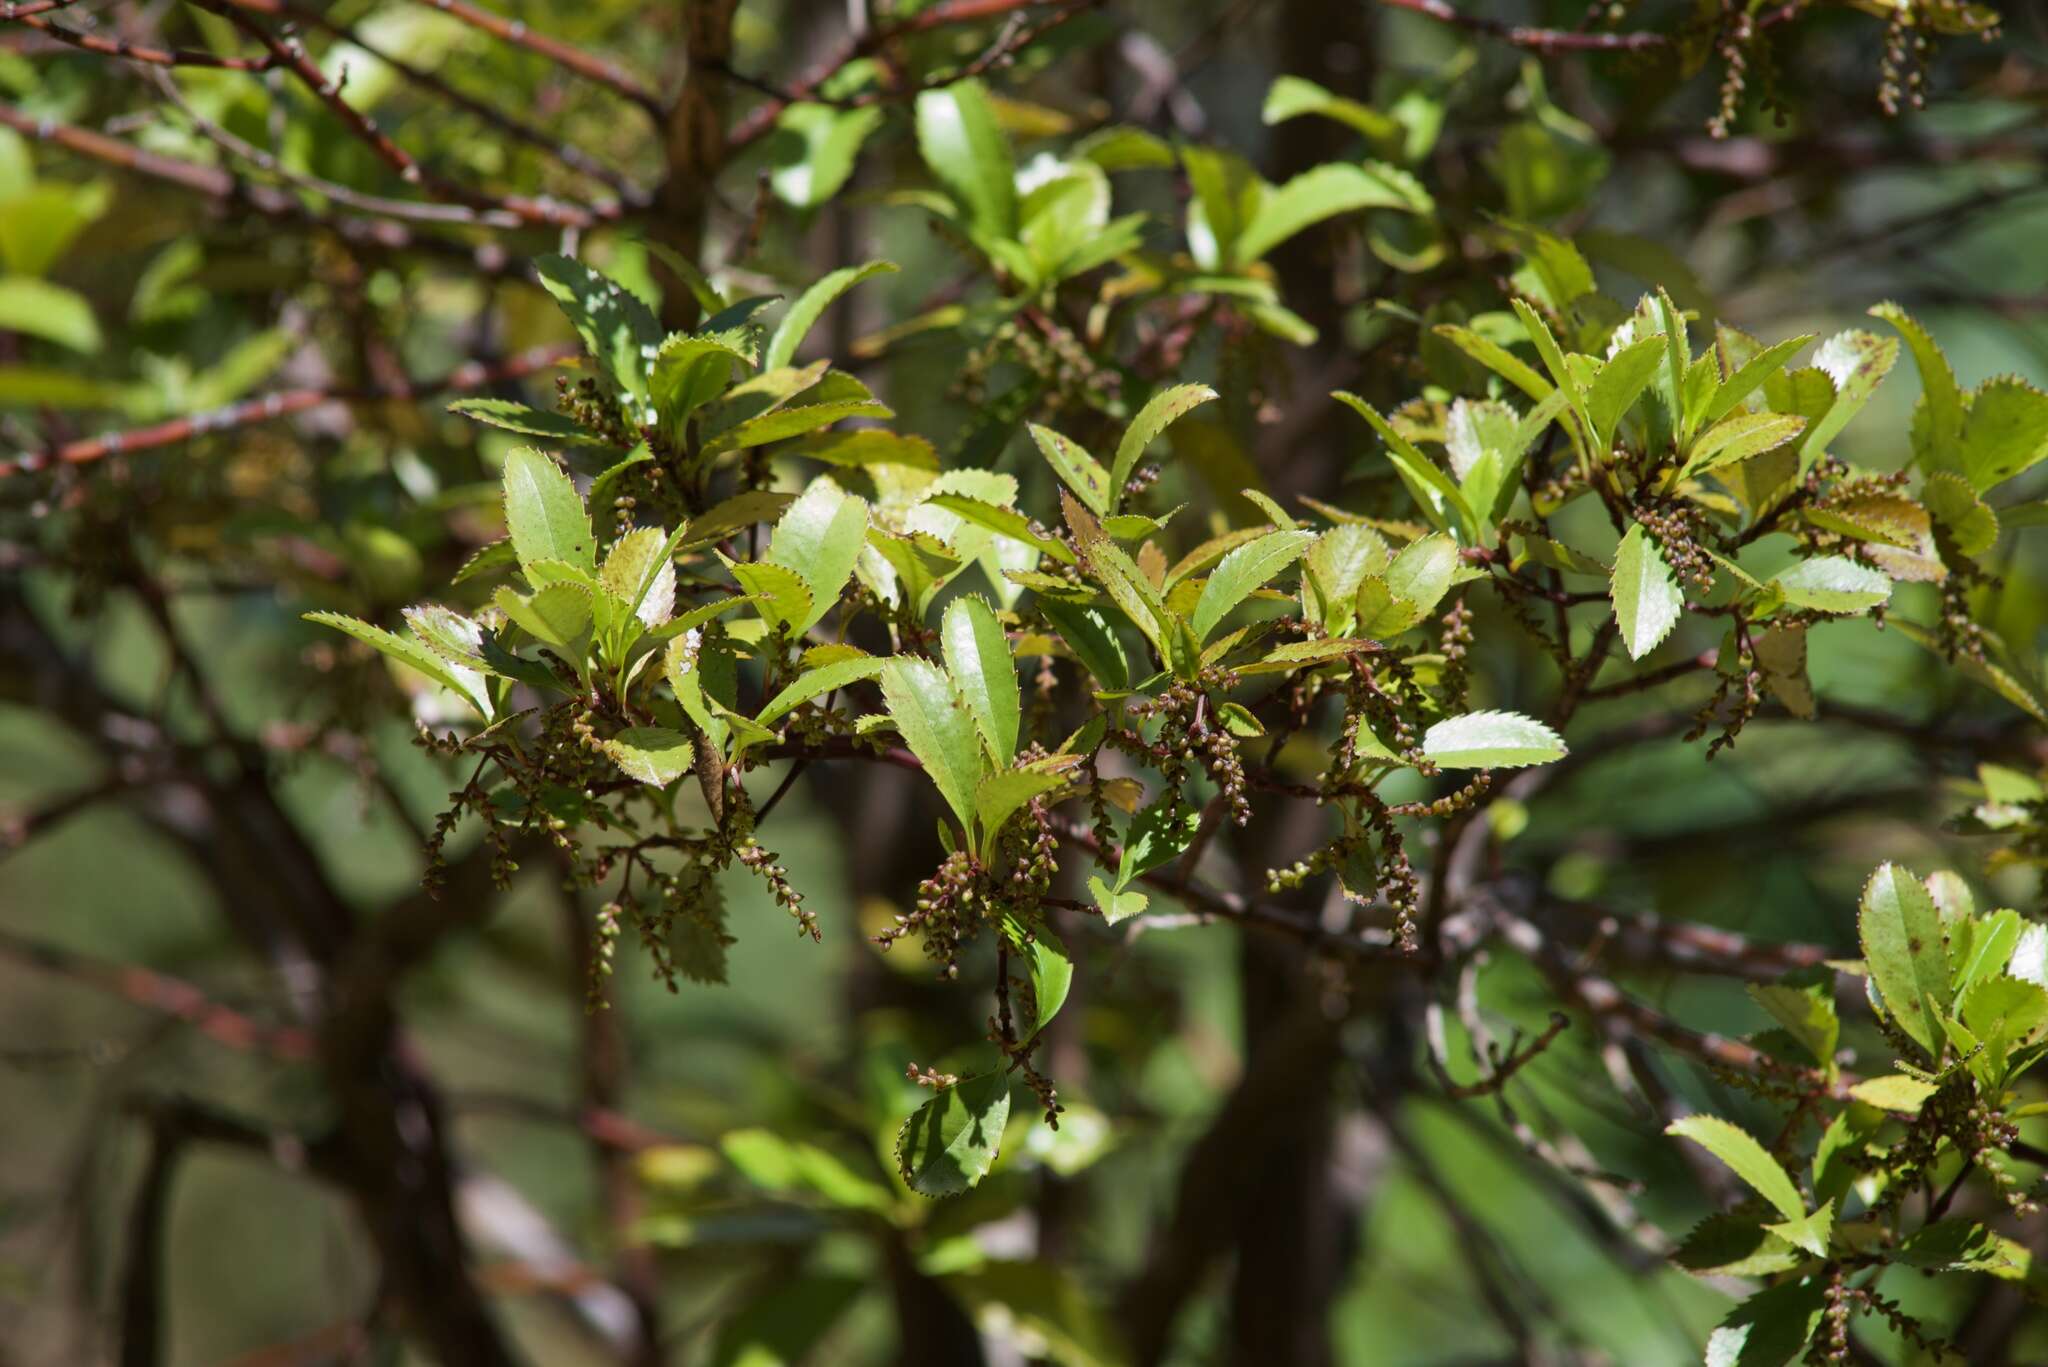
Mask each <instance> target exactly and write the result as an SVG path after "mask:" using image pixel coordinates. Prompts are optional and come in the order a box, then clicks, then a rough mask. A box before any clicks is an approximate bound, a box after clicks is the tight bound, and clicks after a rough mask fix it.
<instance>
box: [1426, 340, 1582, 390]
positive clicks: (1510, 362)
mask: <svg viewBox="0 0 2048 1367" xmlns="http://www.w3.org/2000/svg"><path fill="white" fill-rule="evenodd" d="M1436 332H1437V335H1438V336H1440V337H1444V338H1448V339H1449V340H1450V342H1451V344H1452V345H1454V346H1456V347H1457V348H1458V350H1460V351H1462V352H1464V353H1465V354H1466V355H1467V356H1470V357H1471V358H1472V359H1473V360H1475V361H1477V362H1479V364H1481V365H1483V366H1485V367H1486V368H1487V369H1488V370H1491V371H1492V372H1493V373H1494V374H1496V375H1498V376H1500V377H1501V378H1502V379H1504V380H1506V381H1507V382H1508V383H1509V384H1511V385H1513V386H1514V387H1515V388H1517V389H1519V390H1521V391H1522V392H1523V393H1524V394H1527V395H1528V396H1529V397H1530V398H1532V399H1535V400H1536V401H1537V402H1538V403H1541V402H1542V401H1543V400H1545V399H1547V398H1549V397H1550V396H1551V395H1552V394H1555V393H1556V392H1557V386H1556V385H1554V384H1552V383H1551V382H1550V381H1548V380H1546V379H1544V378H1543V376H1542V375H1541V374H1540V373H1539V372H1538V371H1537V370H1536V368H1535V367H1534V366H1532V365H1530V364H1529V363H1528V362H1527V361H1524V360H1523V359H1522V358H1521V357H1519V356H1517V355H1515V353H1514V352H1512V351H1509V350H1508V349H1507V348H1506V347H1504V346H1502V345H1501V344H1500V343H1498V342H1496V341H1494V340H1493V339H1492V338H1490V337H1485V336H1482V335H1481V334H1479V333H1477V332H1474V331H1473V330H1472V329H1470V328H1466V327H1459V326H1458V325H1457V324H1455V323H1439V324H1438V325H1437V328H1436Z"/></svg>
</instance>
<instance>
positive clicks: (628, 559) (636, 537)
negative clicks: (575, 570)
mask: <svg viewBox="0 0 2048 1367" xmlns="http://www.w3.org/2000/svg"><path fill="white" fill-rule="evenodd" d="M673 545H674V539H673V538H672V537H668V536H664V535H663V534H662V531H661V528H659V527H640V528H637V529H636V530H634V531H631V532H628V533H626V535H624V536H622V537H620V538H619V539H618V540H617V541H616V542H614V543H613V544H612V548H611V550H610V552H609V553H607V554H606V556H605V558H604V565H603V566H602V567H601V568H600V569H599V570H598V582H600V583H601V584H603V585H604V586H605V588H606V589H607V590H609V591H610V592H611V593H612V594H613V596H615V597H617V598H618V599H619V600H620V601H622V602H623V603H625V605H626V607H627V610H628V611H630V612H632V613H633V614H634V616H636V617H638V618H639V619H640V622H641V624H642V625H643V626H649V627H658V626H660V625H661V624H662V623H663V622H666V621H667V620H668V619H669V614H670V613H672V612H673V611H674V610H675V605H676V567H675V564H674V562H672V561H671V560H670V559H669V556H668V552H669V550H670V549H671V547H672V546H673Z"/></svg>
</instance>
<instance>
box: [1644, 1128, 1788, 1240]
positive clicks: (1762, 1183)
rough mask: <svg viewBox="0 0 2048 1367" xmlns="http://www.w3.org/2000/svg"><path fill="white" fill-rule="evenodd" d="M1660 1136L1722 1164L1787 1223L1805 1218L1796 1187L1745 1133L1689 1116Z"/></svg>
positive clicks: (1774, 1160)
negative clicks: (1674, 1139)
mask: <svg viewBox="0 0 2048 1367" xmlns="http://www.w3.org/2000/svg"><path fill="white" fill-rule="evenodd" d="M1664 1133H1666V1134H1674V1135H1678V1136H1681V1137H1682V1138H1685V1139H1690V1140H1692V1141H1693V1143H1695V1144H1698V1145H1699V1146H1700V1147H1701V1148H1703V1149H1705V1150H1706V1151H1707V1152H1708V1153H1711V1154H1712V1155H1714V1157H1716V1158H1718V1159H1720V1160H1721V1161H1722V1162H1723V1163H1726V1164H1727V1165H1728V1166H1729V1168H1730V1169H1732V1170H1733V1171H1734V1173H1735V1175H1736V1176H1737V1177H1740V1178H1741V1179H1742V1180H1743V1181H1745V1182H1747V1183H1749V1185H1750V1186H1752V1187H1754V1188H1755V1189H1756V1191H1757V1194H1758V1195H1760V1196H1762V1197H1763V1198H1764V1199H1765V1200H1766V1201H1769V1202H1770V1203H1771V1205H1772V1207H1773V1208H1774V1209H1776V1211H1777V1212H1778V1213H1779V1214H1780V1215H1782V1216H1784V1217H1785V1218H1786V1219H1787V1220H1799V1219H1803V1218H1804V1217H1805V1215H1806V1205H1805V1203H1804V1202H1802V1201H1801V1200H1800V1199H1799V1188H1798V1187H1796V1186H1794V1185H1793V1184H1792V1178H1791V1176H1790V1174H1788V1173H1787V1172H1786V1171H1785V1169H1784V1167H1783V1166H1782V1165H1780V1164H1779V1162H1778V1160H1777V1159H1775V1158H1773V1157H1771V1155H1770V1152H1769V1151H1768V1150H1767V1149H1765V1148H1764V1146H1763V1145H1761V1144H1759V1143H1757V1141H1756V1140H1755V1139H1754V1138H1753V1137H1751V1135H1750V1133H1749V1132H1748V1131H1747V1130H1745V1129H1743V1128H1741V1127H1740V1126H1738V1125H1732V1124H1730V1123H1729V1122H1728V1121H1725V1120H1723V1119H1721V1118H1720V1117H1719V1116H1712V1115H1689V1116H1686V1117H1685V1118H1684V1119H1682V1120H1674V1121H1672V1122H1671V1123H1670V1124H1669V1125H1667V1126H1666V1127H1665V1129H1664Z"/></svg>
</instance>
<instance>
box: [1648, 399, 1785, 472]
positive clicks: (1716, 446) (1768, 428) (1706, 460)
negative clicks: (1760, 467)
mask: <svg viewBox="0 0 2048 1367" xmlns="http://www.w3.org/2000/svg"><path fill="white" fill-rule="evenodd" d="M1805 430H1806V419H1804V418H1802V417H1799V416H1798V415H1797V414H1793V413H1737V414H1735V415H1734V416H1733V417H1728V418H1723V419H1722V420H1721V421H1719V422H1717V423H1715V424H1714V425H1713V426H1712V427H1709V428H1708V429H1707V430H1706V431H1704V432H1702V433H1700V435H1699V436H1698V437H1697V438H1696V439H1695V440H1694V441H1693V444H1692V454H1691V455H1689V456H1687V457H1686V460H1685V465H1684V468H1682V469H1681V470H1679V472H1678V477H1679V478H1680V479H1691V478H1692V477H1693V476H1694V475H1704V474H1706V473H1707V472H1708V471H1709V470H1715V469H1719V468H1720V467H1721V466H1723V465H1733V464H1734V463H1735V462H1736V461H1739V460H1748V459H1749V458H1750V457H1751V456H1760V455H1762V454H1763V453H1764V452H1766V451H1774V450H1776V449H1777V448H1778V447H1780V446H1783V445H1784V444H1785V443H1786V442H1788V441H1791V440H1792V439H1793V438H1794V437H1796V436H1798V435H1799V434H1800V433H1801V432H1803V431H1805Z"/></svg>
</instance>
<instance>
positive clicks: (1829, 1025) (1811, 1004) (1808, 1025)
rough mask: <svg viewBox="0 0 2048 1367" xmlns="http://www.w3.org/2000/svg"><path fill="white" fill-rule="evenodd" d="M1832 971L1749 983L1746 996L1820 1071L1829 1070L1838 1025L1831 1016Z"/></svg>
mask: <svg viewBox="0 0 2048 1367" xmlns="http://www.w3.org/2000/svg"><path fill="white" fill-rule="evenodd" d="M1834 980H1835V975H1834V970H1832V969H1828V968H1819V969H1815V970H1813V971H1812V972H1811V973H1809V974H1807V975H1805V976H1803V977H1798V978H1792V979H1788V980H1786V981H1783V982H1776V983H1751V984H1750V985H1749V995H1750V998H1751V999H1752V1000H1754V1001H1755V1002H1756V1004H1757V1005H1758V1006H1761V1007H1762V1008H1763V1009H1764V1010H1765V1011H1767V1012H1769V1013H1770V1016H1771V1019H1773V1020H1775V1021H1777V1022H1778V1024H1779V1025H1781V1026H1783V1027H1784V1028H1785V1030H1786V1031H1787V1032H1788V1033H1789V1034H1790V1035H1791V1036H1792V1038H1794V1039H1795V1040H1797V1041H1799V1043H1800V1046H1801V1047H1803V1048H1804V1049H1805V1050H1806V1052H1807V1053H1808V1054H1810V1055H1812V1056H1813V1061H1814V1062H1815V1063H1816V1064H1817V1065H1819V1066H1820V1067H1821V1068H1824V1069H1827V1070H1829V1071H1830V1072H1832V1071H1833V1069H1834V1066H1835V1047H1836V1045H1837V1044H1839V1043H1840V1042H1841V1037H1842V1022H1841V1018H1840V1017H1839V1016H1837V1015H1836V1014H1835V995H1834Z"/></svg>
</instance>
